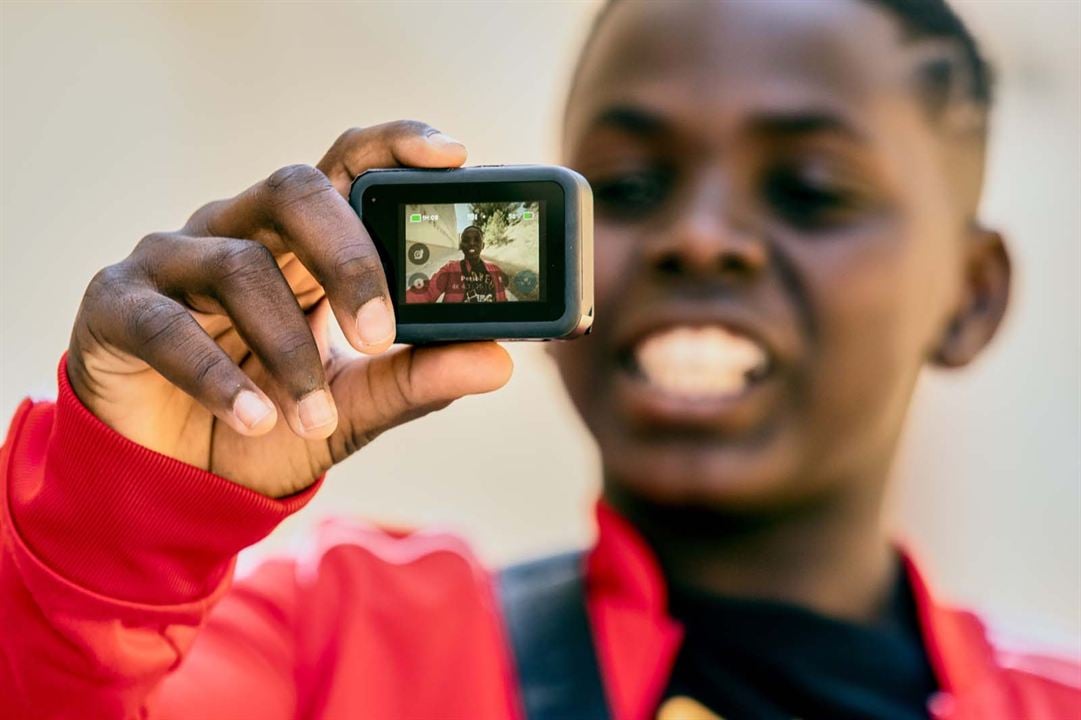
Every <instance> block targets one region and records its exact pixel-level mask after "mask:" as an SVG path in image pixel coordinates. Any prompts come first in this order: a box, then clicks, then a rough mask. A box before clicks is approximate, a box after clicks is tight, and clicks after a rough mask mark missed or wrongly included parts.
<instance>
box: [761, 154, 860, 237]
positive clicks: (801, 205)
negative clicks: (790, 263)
mask: <svg viewBox="0 0 1081 720" xmlns="http://www.w3.org/2000/svg"><path fill="white" fill-rule="evenodd" d="M761 192H762V196H763V199H764V200H765V201H766V204H767V206H768V207H769V208H770V210H772V211H773V212H774V213H776V214H777V215H778V216H780V218H781V219H782V220H783V221H784V222H786V223H788V224H790V225H792V226H793V227H796V228H800V229H806V230H823V229H828V228H831V227H836V226H838V225H842V224H844V223H845V222H847V221H849V220H851V219H852V217H853V216H854V215H855V214H856V212H857V211H858V210H860V206H861V202H860V198H859V195H858V194H857V193H855V192H854V191H852V190H851V189H850V188H848V187H846V186H845V185H843V184H841V183H839V182H837V181H835V180H832V179H830V178H828V177H823V174H822V173H816V172H814V171H808V170H807V169H800V168H794V167H781V168H775V169H773V170H771V171H769V172H767V173H766V175H765V177H764V178H763V180H762V189H761Z"/></svg>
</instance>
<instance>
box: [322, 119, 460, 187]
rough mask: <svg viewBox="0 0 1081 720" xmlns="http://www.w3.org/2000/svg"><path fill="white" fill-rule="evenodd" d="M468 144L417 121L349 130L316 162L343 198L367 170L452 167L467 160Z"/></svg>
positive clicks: (401, 121)
mask: <svg viewBox="0 0 1081 720" xmlns="http://www.w3.org/2000/svg"><path fill="white" fill-rule="evenodd" d="M465 158H466V149H465V145H462V144H461V143H460V142H458V141H457V140H455V139H454V138H452V137H450V136H448V135H446V134H444V133H442V132H440V131H439V130H436V129H435V128H434V127H432V126H431V125H428V124H427V123H422V122H419V121H416V120H398V121H396V122H390V123H384V124H383V125H374V126H372V127H369V128H353V129H351V130H346V131H345V132H344V133H342V134H341V136H340V137H339V138H338V139H337V140H335V141H334V144H333V145H331V146H330V149H329V150H327V153H326V155H324V156H323V159H322V160H320V161H319V163H318V164H317V165H316V167H317V168H319V170H321V171H322V172H323V174H324V175H326V176H327V178H329V179H330V182H331V183H332V184H333V185H334V188H335V189H336V190H337V191H338V192H339V193H341V194H342V196H343V197H348V196H349V186H350V185H351V184H352V182H353V180H354V179H355V178H356V176H357V175H360V174H361V173H362V172H364V171H365V170H370V169H372V168H384V167H419V168H452V167H458V166H460V165H461V164H462V163H464V162H465Z"/></svg>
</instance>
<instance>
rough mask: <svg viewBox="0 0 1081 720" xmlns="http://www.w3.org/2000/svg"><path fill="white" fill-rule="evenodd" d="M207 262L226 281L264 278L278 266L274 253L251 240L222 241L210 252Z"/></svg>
mask: <svg viewBox="0 0 1081 720" xmlns="http://www.w3.org/2000/svg"><path fill="white" fill-rule="evenodd" d="M207 262H208V264H209V265H210V270H211V271H212V272H213V273H214V274H216V275H217V277H218V279H219V280H220V281H222V282H226V283H229V282H252V281H256V280H263V279H265V278H266V275H267V273H268V272H271V271H273V270H275V269H276V268H277V263H276V262H275V261H274V253H272V252H271V251H270V250H269V249H268V248H267V247H266V246H265V245H263V244H261V243H257V242H253V241H251V240H228V241H225V242H222V243H220V244H219V245H218V247H217V248H215V250H214V252H212V253H210V254H209V257H208V258H207Z"/></svg>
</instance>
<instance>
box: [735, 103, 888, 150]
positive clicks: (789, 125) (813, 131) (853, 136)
mask: <svg viewBox="0 0 1081 720" xmlns="http://www.w3.org/2000/svg"><path fill="white" fill-rule="evenodd" d="M747 129H748V130H749V131H750V132H751V133H752V134H755V135H763V136H768V137H796V136H800V135H817V134H820V133H831V134H835V135H842V136H844V137H846V138H848V139H849V140H854V141H856V142H859V143H865V142H867V137H866V136H865V135H864V134H863V133H862V132H860V131H859V130H857V129H856V128H855V127H854V126H853V125H852V124H850V123H848V122H846V121H845V120H844V118H841V117H839V116H837V115H834V114H832V113H827V112H818V111H800V112H793V113H777V114H764V115H758V116H756V117H753V118H751V120H750V121H748V123H747Z"/></svg>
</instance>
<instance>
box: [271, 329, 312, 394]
mask: <svg viewBox="0 0 1081 720" xmlns="http://www.w3.org/2000/svg"><path fill="white" fill-rule="evenodd" d="M274 354H275V359H274V365H276V368H275V370H276V372H275V374H276V375H278V376H279V377H280V378H281V379H282V380H283V381H284V382H285V384H287V385H288V386H289V387H291V388H292V389H293V391H294V392H295V393H296V394H298V395H305V394H307V393H308V392H310V391H312V390H314V389H316V388H318V387H320V386H321V385H322V384H323V363H322V361H321V360H320V358H319V349H318V348H317V347H316V345H315V340H314V339H312V336H311V333H310V332H307V330H306V329H304V330H299V329H298V330H295V331H288V332H285V333H284V334H283V335H282V336H281V337H279V338H277V339H276V341H275V343H274Z"/></svg>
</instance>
